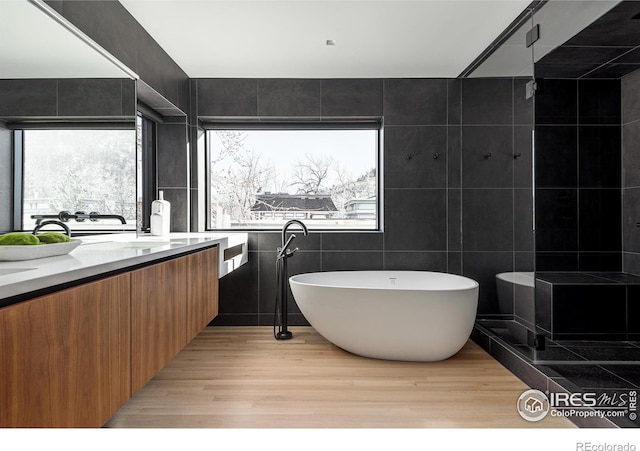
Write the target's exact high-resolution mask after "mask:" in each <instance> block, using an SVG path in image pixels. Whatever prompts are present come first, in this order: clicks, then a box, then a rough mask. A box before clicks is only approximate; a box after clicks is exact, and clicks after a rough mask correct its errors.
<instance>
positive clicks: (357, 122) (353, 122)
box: [200, 117, 384, 233]
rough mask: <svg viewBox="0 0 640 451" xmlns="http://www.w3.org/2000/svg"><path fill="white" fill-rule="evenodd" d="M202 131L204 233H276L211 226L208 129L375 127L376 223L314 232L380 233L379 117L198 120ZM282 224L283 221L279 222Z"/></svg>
mask: <svg viewBox="0 0 640 451" xmlns="http://www.w3.org/2000/svg"><path fill="white" fill-rule="evenodd" d="M200 126H201V128H202V129H203V130H204V131H205V139H204V142H205V152H204V153H205V183H206V185H205V207H204V208H205V211H204V215H205V230H206V231H208V232H277V231H280V230H281V228H280V227H278V228H273V227H269V228H265V227H232V228H215V227H212V225H211V168H210V162H211V152H210V147H211V146H210V143H209V132H211V131H215V130H233V131H236V130H237V131H243V130H245V131H251V130H274V131H276V130H285V131H286V130H309V131H311V130H375V131H376V132H377V133H376V150H375V152H376V184H377V187H376V224H375V226H374V227H372V228H335V227H334V228H321V229H317V230H318V232H322V233H325V232H328V233H335V232H341V233H382V232H383V231H384V229H383V227H384V225H383V224H384V221H383V218H384V202H383V193H384V180H383V173H384V171H383V161H384V158H383V142H384V140H383V130H384V127H383V120H382V118H381V117H374V118H369V117H366V118H365V117H363V118H348V119H335V120H315V121H314V120H309V121H305V120H282V119H273V120H264V119H262V120H258V121H247V120H237V121H234V120H231V121H229V120H212V121H208V122H207V121H201V123H200ZM283 224H284V223H283Z"/></svg>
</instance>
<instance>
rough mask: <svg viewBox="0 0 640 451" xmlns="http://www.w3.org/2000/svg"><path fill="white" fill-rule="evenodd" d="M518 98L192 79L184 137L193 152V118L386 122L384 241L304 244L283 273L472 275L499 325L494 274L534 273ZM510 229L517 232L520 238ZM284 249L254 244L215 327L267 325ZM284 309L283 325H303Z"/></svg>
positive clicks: (328, 239)
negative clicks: (277, 252)
mask: <svg viewBox="0 0 640 451" xmlns="http://www.w3.org/2000/svg"><path fill="white" fill-rule="evenodd" d="M467 82H468V83H469V84H468V85H467ZM514 93H515V94H514ZM518 94H521V95H522V96H524V85H523V83H522V82H521V81H520V80H515V81H514V80H504V79H494V80H482V81H478V80H464V81H461V80H444V79H385V80H380V79H363V80H357V79H349V80H340V79H337V80H301V79H290V80H289V79H279V80H273V79H196V80H192V82H191V100H192V109H191V117H190V122H189V125H190V132H189V133H190V134H191V136H192V142H193V139H194V138H193V137H194V136H195V135H196V134H197V120H196V118H198V117H200V118H202V117H209V118H211V117H215V118H217V119H218V120H223V119H225V118H227V119H237V118H245V119H251V120H256V119H258V118H261V117H286V118H299V119H300V118H305V119H309V118H311V119H312V120H316V119H317V120H325V119H329V118H335V117H340V118H344V117H380V116H382V117H383V118H384V170H385V172H384V200H385V212H384V215H385V216H384V224H385V230H384V233H375V232H374V233H371V232H368V233H364V232H362V233H360V232H355V233H354V232H348V233H347V232H345V233H340V232H325V233H313V232H312V233H311V235H309V236H308V237H303V236H299V237H298V239H297V245H298V246H299V247H300V249H301V251H300V253H298V254H297V255H296V257H295V258H293V259H292V260H291V265H290V267H289V274H296V273H299V272H310V271H331V270H347V269H361V270H366V269H390V270H391V269H414V270H428V271H442V272H451V273H458V274H468V275H469V276H470V277H473V278H475V279H477V280H478V281H479V282H480V284H481V299H480V308H479V311H480V313H486V314H497V313H499V312H498V311H497V300H496V298H495V275H496V274H497V273H499V272H505V271H512V270H513V269H514V267H516V266H517V267H520V268H525V269H527V270H528V269H530V266H531V261H532V255H533V239H532V236H531V234H532V228H533V227H532V224H531V220H532V219H531V218H532V215H531V211H530V209H531V201H528V202H527V199H528V198H530V197H531V176H530V175H528V174H530V173H531V168H530V167H529V168H528V169H527V168H524V166H525V165H527V164H529V165H530V162H531V150H530V136H531V128H532V124H531V119H532V112H531V111H529V110H530V109H531V104H530V103H527V101H526V100H524V99H519V98H518V101H517V102H516V100H515V97H516V95H518ZM467 116H468V118H467ZM516 118H517V119H518V121H520V122H517V123H516ZM516 137H517V138H516ZM193 147H194V146H192V148H193ZM516 149H517V150H518V152H519V153H521V155H520V157H519V158H518V159H516V158H514V155H515V154H514V152H515V150H516ZM484 152H491V153H492V156H491V158H489V159H486V158H484V156H485V154H484ZM194 155H195V154H194ZM516 173H518V174H520V175H521V177H516ZM516 184H517V186H518V188H519V189H518V190H515V189H514V187H515V186H516ZM516 193H517V195H516ZM522 208H525V209H526V208H528V209H529V210H528V211H521V210H522ZM514 211H517V212H518V214H517V215H516V214H514ZM516 217H517V219H516ZM515 227H518V228H521V229H522V230H519V231H518V233H517V235H516V232H515ZM279 245H280V234H279V233H276V232H256V233H251V234H250V240H249V252H250V254H249V261H250V264H249V265H248V266H247V267H243V268H242V270H241V271H239V272H237V273H233V274H231V276H230V277H229V278H224V279H223V280H222V281H221V284H220V302H221V312H220V315H219V316H218V318H216V320H215V321H214V324H247V325H252V324H265V325H267V324H272V322H273V308H274V296H275V289H276V280H275V248H276V247H277V246H279ZM516 251H517V252H516ZM516 262H518V263H516ZM289 302H290V311H291V312H293V313H292V318H290V322H292V321H293V322H297V323H304V318H303V317H302V316H301V315H300V314H299V312H298V310H297V307H296V306H295V303H294V302H293V300H292V299H291V298H290V300H289Z"/></svg>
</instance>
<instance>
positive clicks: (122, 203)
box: [23, 130, 136, 231]
mask: <svg viewBox="0 0 640 451" xmlns="http://www.w3.org/2000/svg"><path fill="white" fill-rule="evenodd" d="M135 142H136V141H135V130H25V131H24V192H23V227H24V229H26V230H29V229H32V228H33V227H34V226H35V221H36V220H35V219H32V218H31V216H32V215H52V214H54V215H55V214H58V213H59V212H61V211H69V212H71V213H72V214H73V213H75V212H78V211H81V212H84V213H91V212H96V213H100V214H108V215H120V216H123V217H124V218H125V220H126V222H127V224H126V225H122V224H121V223H120V221H118V220H114V219H101V220H99V221H89V220H85V221H82V222H76V221H74V220H71V222H70V224H69V225H70V227H71V229H72V230H73V231H80V230H96V231H97V230H101V231H122V230H135V228H136V149H135Z"/></svg>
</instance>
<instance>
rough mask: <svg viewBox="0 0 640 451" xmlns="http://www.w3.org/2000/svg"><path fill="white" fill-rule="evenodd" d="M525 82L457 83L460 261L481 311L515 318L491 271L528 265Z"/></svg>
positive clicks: (529, 109) (528, 108) (529, 122)
mask: <svg viewBox="0 0 640 451" xmlns="http://www.w3.org/2000/svg"><path fill="white" fill-rule="evenodd" d="M525 82H526V80H521V79H506V78H496V79H465V80H462V81H461V85H462V86H461V105H462V107H461V112H462V117H461V124H462V126H461V141H460V145H461V158H460V164H461V171H460V174H461V177H460V187H461V190H460V198H461V212H462V216H461V225H462V247H461V249H462V250H463V252H462V259H461V264H462V273H463V274H465V275H468V276H469V277H471V278H473V279H475V280H477V281H478V282H479V284H480V298H479V305H478V313H479V315H480V316H481V317H492V316H498V317H502V318H513V309H511V310H509V311H501V310H500V308H499V303H498V299H497V292H496V275H497V274H499V273H503V272H512V271H530V270H532V269H533V268H532V267H531V266H532V265H531V260H532V253H533V216H532V202H533V193H532V183H531V161H532V154H531V131H532V129H533V102H532V101H531V100H527V99H526V98H525ZM516 188H517V189H516ZM513 295H514V296H516V295H517V293H515V292H514V293H513Z"/></svg>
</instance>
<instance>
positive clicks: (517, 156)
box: [513, 153, 522, 160]
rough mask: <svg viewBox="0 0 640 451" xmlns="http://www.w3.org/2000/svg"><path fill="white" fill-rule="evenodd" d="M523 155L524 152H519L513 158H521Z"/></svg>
mask: <svg viewBox="0 0 640 451" xmlns="http://www.w3.org/2000/svg"><path fill="white" fill-rule="evenodd" d="M521 156H522V154H521V153H517V154H515V155H514V156H513V159H514V160H517V159H518V158H520V157H521Z"/></svg>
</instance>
